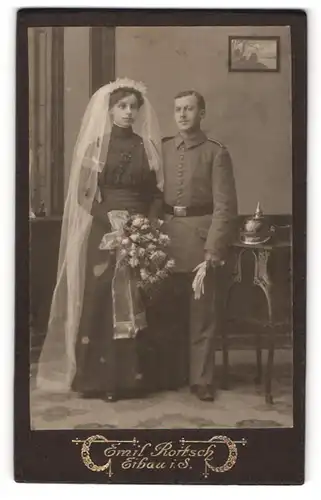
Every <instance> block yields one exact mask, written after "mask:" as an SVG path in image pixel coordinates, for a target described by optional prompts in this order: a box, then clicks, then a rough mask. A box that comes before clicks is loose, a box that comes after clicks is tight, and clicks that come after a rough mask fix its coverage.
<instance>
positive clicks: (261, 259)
mask: <svg viewBox="0 0 321 500" xmlns="http://www.w3.org/2000/svg"><path fill="white" fill-rule="evenodd" d="M269 257H270V251H268V250H261V249H260V250H259V251H258V253H257V255H256V266H255V275H254V284H255V285H257V286H259V287H260V288H261V290H262V291H263V292H264V295H265V298H266V301H267V306H268V325H269V350H268V360H267V366H266V378H265V401H266V403H268V404H272V403H273V397H272V375H273V361H274V349H275V331H274V328H273V308H272V283H271V281H270V277H269V274H268V260H269Z"/></svg>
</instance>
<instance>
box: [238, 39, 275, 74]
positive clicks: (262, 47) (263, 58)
mask: <svg viewBox="0 0 321 500" xmlns="http://www.w3.org/2000/svg"><path fill="white" fill-rule="evenodd" d="M229 71H249V72H268V73H270V72H277V71H280V37H277V36H265V37H255V36H246V37H244V36H243V37H237V36H230V37H229Z"/></svg>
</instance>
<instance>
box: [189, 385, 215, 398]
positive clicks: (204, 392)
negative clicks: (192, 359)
mask: <svg viewBox="0 0 321 500" xmlns="http://www.w3.org/2000/svg"><path fill="white" fill-rule="evenodd" d="M193 392H194V394H195V396H196V397H197V398H198V399H199V400H200V401H214V394H213V389H212V388H211V387H209V386H202V385H198V386H195V388H194V389H193Z"/></svg>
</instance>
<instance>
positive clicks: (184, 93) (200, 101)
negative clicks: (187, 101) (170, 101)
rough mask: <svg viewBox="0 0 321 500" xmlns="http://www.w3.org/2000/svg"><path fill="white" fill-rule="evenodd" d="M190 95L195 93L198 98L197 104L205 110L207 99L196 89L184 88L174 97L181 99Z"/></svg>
mask: <svg viewBox="0 0 321 500" xmlns="http://www.w3.org/2000/svg"><path fill="white" fill-rule="evenodd" d="M189 95H194V96H195V97H196V99H197V104H198V107H199V109H200V110H204V111H205V99H204V97H203V96H202V94H200V93H199V92H197V91H196V90H183V91H182V92H179V93H178V94H176V96H175V97H174V99H179V98H180V97H187V96H189Z"/></svg>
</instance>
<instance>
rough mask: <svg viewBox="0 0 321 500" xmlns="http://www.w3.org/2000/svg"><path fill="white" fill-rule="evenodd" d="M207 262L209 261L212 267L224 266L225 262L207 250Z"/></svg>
mask: <svg viewBox="0 0 321 500" xmlns="http://www.w3.org/2000/svg"><path fill="white" fill-rule="evenodd" d="M205 260H206V261H208V262H209V263H210V264H211V266H212V267H221V266H224V261H223V260H220V259H218V258H217V256H216V255H215V254H214V253H212V252H210V251H209V250H205Z"/></svg>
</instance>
